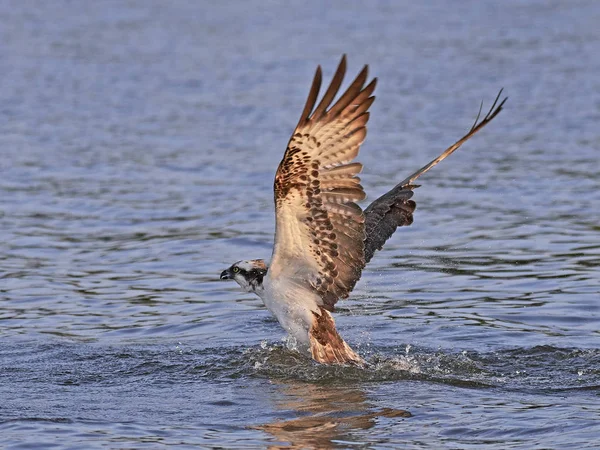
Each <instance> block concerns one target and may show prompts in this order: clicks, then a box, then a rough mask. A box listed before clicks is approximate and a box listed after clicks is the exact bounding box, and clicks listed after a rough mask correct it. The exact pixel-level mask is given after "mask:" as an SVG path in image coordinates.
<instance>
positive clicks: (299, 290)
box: [261, 272, 320, 351]
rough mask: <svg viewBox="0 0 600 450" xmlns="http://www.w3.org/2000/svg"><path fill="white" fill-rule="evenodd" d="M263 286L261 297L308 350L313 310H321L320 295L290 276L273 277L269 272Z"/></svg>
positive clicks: (286, 328)
mask: <svg viewBox="0 0 600 450" xmlns="http://www.w3.org/2000/svg"><path fill="white" fill-rule="evenodd" d="M263 287H264V291H263V293H262V295H261V298H262V300H263V302H264V304H265V306H266V307H267V308H268V309H269V311H271V313H272V314H273V315H274V316H275V317H276V318H277V320H278V321H279V323H280V324H281V326H282V327H283V328H284V329H285V330H286V331H287V332H288V333H289V334H290V335H291V336H292V337H293V338H295V340H296V342H297V343H298V344H300V345H301V347H302V349H303V350H305V351H306V350H308V348H309V347H310V341H309V337H308V332H309V330H310V327H311V326H312V324H313V320H314V315H313V311H315V312H316V311H318V310H319V309H318V306H317V302H318V301H319V300H320V298H319V297H318V295H317V294H316V293H315V292H314V291H312V290H310V289H307V288H306V287H304V286H301V285H299V284H296V283H294V282H293V281H291V280H290V279H289V278H284V279H277V278H276V279H272V278H271V277H270V273H269V272H267V276H266V277H265V279H264V281H263Z"/></svg>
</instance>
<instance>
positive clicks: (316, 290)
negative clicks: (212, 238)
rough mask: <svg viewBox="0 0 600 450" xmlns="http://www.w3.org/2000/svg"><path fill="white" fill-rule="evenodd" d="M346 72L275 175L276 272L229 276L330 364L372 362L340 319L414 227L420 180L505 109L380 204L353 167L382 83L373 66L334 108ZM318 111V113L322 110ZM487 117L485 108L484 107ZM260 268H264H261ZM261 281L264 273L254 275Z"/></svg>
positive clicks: (308, 115)
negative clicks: (378, 263) (367, 277)
mask: <svg viewBox="0 0 600 450" xmlns="http://www.w3.org/2000/svg"><path fill="white" fill-rule="evenodd" d="M345 70H346V59H345V56H344V57H343V58H342V60H341V62H340V64H339V66H338V69H337V71H336V73H335V75H334V76H333V79H332V82H331V84H330V86H329V88H328V89H327V91H326V92H325V94H324V96H323V98H322V99H321V101H320V102H319V104H318V105H317V103H316V102H317V98H318V94H319V90H320V85H321V69H320V67H319V68H317V72H316V74H315V77H314V80H313V84H312V87H311V90H310V93H309V97H308V100H307V102H306V105H305V107H304V110H303V113H302V115H301V117H300V120H299V122H298V125H297V126H296V129H295V131H294V133H293V134H292V137H291V138H290V141H289V143H288V147H287V149H286V152H285V154H284V157H283V160H282V161H281V163H280V165H279V168H278V170H277V174H276V176H275V183H274V193H275V210H276V232H275V245H274V248H273V255H272V259H271V264H270V266H269V267H268V269H267V267H266V266H265V265H264V263H263V262H262V260H254V261H240V262H238V263H235V264H234V265H232V266H231V267H230V268H229V269H227V270H226V271H224V272H223V273H222V274H221V278H222V279H223V278H232V279H235V280H236V281H237V282H238V283H239V284H240V285H241V286H242V287H243V288H245V289H246V290H248V291H251V292H254V293H256V294H257V295H259V296H260V297H261V298H262V299H263V301H264V303H265V305H266V306H267V308H268V309H269V310H270V311H271V312H272V313H273V314H274V315H275V316H276V317H277V319H278V320H279V322H280V324H281V325H282V326H283V327H284V328H285V329H286V331H288V333H290V335H292V337H294V338H295V340H296V341H297V342H298V343H299V346H300V348H304V349H305V351H306V352H308V353H310V355H311V356H312V358H313V359H314V360H315V361H317V362H320V363H326V364H359V365H360V364H363V361H362V359H361V358H360V356H358V355H357V354H356V353H355V352H354V351H353V350H352V349H351V348H350V347H349V346H348V344H346V342H344V340H343V339H342V338H341V337H340V335H339V333H338V332H337V330H336V328H335V322H334V320H333V317H332V316H331V314H330V312H333V310H334V306H335V303H336V302H337V300H338V299H340V298H346V297H347V296H348V295H349V293H350V292H351V291H352V289H353V288H354V285H355V284H356V282H357V281H358V279H359V278H360V275H361V272H362V269H363V268H364V266H365V265H366V263H368V262H369V261H370V260H371V258H372V257H373V254H374V253H375V251H376V250H380V249H381V248H382V246H383V245H384V243H385V242H386V241H387V240H388V239H389V238H390V237H391V236H392V234H394V232H395V231H396V229H397V228H398V227H401V226H405V225H410V224H411V223H412V222H413V212H414V210H415V207H416V203H415V202H414V201H413V200H412V199H411V197H412V196H413V190H414V189H415V188H417V187H418V185H416V184H414V182H415V181H416V180H417V178H418V177H419V176H421V175H423V174H424V173H425V172H427V171H428V170H429V169H431V168H432V167H433V166H435V165H436V164H438V163H439V162H440V161H442V160H443V159H444V158H446V157H447V156H449V155H450V154H452V153H453V152H454V151H456V150H457V149H458V148H459V147H460V146H461V145H462V144H463V143H465V142H466V141H467V140H468V139H470V138H471V137H472V136H473V135H474V134H475V133H477V132H478V131H479V130H481V129H482V128H483V127H485V126H486V125H487V124H488V123H489V122H490V121H491V120H492V119H493V118H494V117H496V115H497V114H498V113H499V112H500V111H501V110H502V106H503V105H504V102H505V101H506V99H504V100H502V101H501V102H500V103H498V100H499V98H500V95H501V92H502V91H500V93H499V94H498V96H497V97H496V100H495V101H494V104H493V105H492V107H491V108H490V110H489V112H488V114H487V115H486V116H485V117H483V119H481V121H480V120H479V118H480V114H478V115H477V119H476V120H475V124H474V125H473V127H471V129H470V130H469V132H468V133H467V134H466V135H465V136H463V137H462V138H461V139H459V140H458V141H457V142H456V143H455V144H453V145H451V146H450V147H449V148H448V149H446V150H445V151H444V152H443V153H442V154H441V155H440V156H438V157H437V158H435V159H434V160H432V161H431V162H430V163H428V164H427V165H425V166H423V167H422V168H421V169H419V170H417V171H416V172H414V173H413V174H412V175H410V176H408V177H407V178H406V179H404V180H403V181H402V182H400V183H398V184H397V185H396V186H394V187H393V188H392V189H391V190H390V191H389V192H387V193H386V194H384V195H382V196H381V197H379V198H378V199H376V200H375V201H373V202H372V203H371V204H370V205H369V206H368V207H367V208H366V209H365V210H364V211H363V210H362V209H361V208H360V207H359V206H358V205H357V204H356V203H355V202H356V201H360V200H362V199H364V197H365V194H364V191H363V188H362V186H361V185H360V179H359V178H358V176H357V174H358V173H359V172H360V171H361V169H362V165H361V164H360V163H358V162H353V160H354V158H355V157H356V156H357V155H358V151H359V147H360V145H361V144H362V142H363V141H364V139H365V136H366V124H367V122H368V119H369V112H368V109H369V107H370V106H371V104H372V103H373V101H374V99H375V97H374V96H372V93H373V91H374V89H375V84H376V79H373V80H372V81H371V82H370V83H368V84H365V83H366V81H367V66H365V67H364V68H363V70H362V71H361V72H360V73H359V75H358V76H357V78H356V79H355V80H354V81H353V82H352V84H351V85H350V86H349V87H348V88H347V90H346V91H345V92H344V93H343V94H342V95H341V96H340V97H339V99H338V100H337V101H336V102H335V103H334V102H333V100H334V98H335V97H336V95H337V93H338V90H339V88H340V85H341V83H342V80H343V77H344V73H345ZM315 105H316V107H315ZM480 113H481V108H480ZM259 266H260V267H259ZM253 274H254V275H253Z"/></svg>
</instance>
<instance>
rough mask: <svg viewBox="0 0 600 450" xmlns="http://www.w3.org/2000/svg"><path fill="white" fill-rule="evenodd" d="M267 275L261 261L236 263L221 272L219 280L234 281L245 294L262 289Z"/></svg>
mask: <svg viewBox="0 0 600 450" xmlns="http://www.w3.org/2000/svg"><path fill="white" fill-rule="evenodd" d="M266 274H267V265H266V264H265V261H264V260H262V259H251V260H250V261H238V262H236V263H234V264H232V265H231V267H229V268H228V269H225V270H224V271H223V272H221V280H234V281H235V282H236V283H237V284H239V285H240V287H241V288H242V289H243V290H244V291H246V292H256V291H257V290H260V289H262V283H263V278H264V276H265V275H266Z"/></svg>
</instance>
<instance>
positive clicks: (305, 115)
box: [269, 55, 376, 310]
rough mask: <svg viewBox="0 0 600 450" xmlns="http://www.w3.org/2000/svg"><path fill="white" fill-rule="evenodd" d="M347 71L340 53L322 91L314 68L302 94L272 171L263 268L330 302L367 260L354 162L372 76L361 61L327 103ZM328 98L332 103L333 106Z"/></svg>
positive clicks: (351, 285)
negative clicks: (268, 252) (270, 222)
mask: <svg viewBox="0 0 600 450" xmlns="http://www.w3.org/2000/svg"><path fill="white" fill-rule="evenodd" d="M345 71H346V57H345V55H344V57H342V60H341V61H340V64H339V66H338V68H337V71H336V72H335V75H334V76H333V80H332V81H331V84H330V86H329V88H328V89H327V91H326V92H325V95H324V96H323V98H322V99H321V101H320V103H319V104H318V106H317V107H316V108H315V104H316V102H317V97H318V95H319V90H320V86H321V77H322V76H321V68H320V67H318V68H317V72H316V74H315V77H314V80H313V84H312V87H311V89H310V93H309V95H308V100H307V101H306V105H305V107H304V111H303V112H302V115H301V116H300V120H299V122H298V125H297V126H296V129H295V131H294V133H293V134H292V137H291V138H290V141H289V143H288V146H287V149H286V151H285V154H284V156H283V160H282V161H281V163H280V164H279V168H278V169H277V174H276V175H275V184H274V190H275V214H276V221H277V224H276V233H275V246H274V249H273V257H272V259H271V265H270V267H269V272H270V276H271V277H281V276H283V277H286V279H288V280H289V281H290V282H292V283H297V284H300V285H302V286H305V287H309V288H311V289H313V290H315V291H316V292H317V293H318V294H319V296H320V297H321V299H322V301H323V305H322V306H323V307H324V308H326V309H328V310H333V306H334V304H335V302H336V301H337V300H338V299H339V298H344V297H347V296H348V294H349V293H350V291H351V290H352V289H353V288H354V285H355V284H356V282H357V281H358V279H359V278H360V275H361V271H362V268H363V267H364V264H365V255H364V239H365V228H364V215H363V211H362V210H361V208H360V207H359V206H358V205H356V203H355V202H356V201H359V200H362V199H364V198H365V193H364V191H363V188H362V186H361V185H360V179H359V178H358V177H357V176H356V174H358V173H359V172H360V171H361V169H362V165H361V164H360V163H352V160H353V159H354V158H355V157H356V155H358V150H359V147H360V145H361V144H362V142H363V141H364V139H365V136H366V133H367V129H366V124H367V121H368V120H369V113H368V112H367V110H368V109H369V107H370V106H371V104H372V103H373V101H374V100H375V97H373V96H371V94H372V93H373V91H374V89H375V84H376V79H373V81H371V82H370V83H369V84H368V85H366V86H365V83H366V80H367V66H365V67H364V68H363V70H362V71H361V72H360V73H359V75H358V76H357V77H356V79H355V80H354V81H353V82H352V84H351V85H350V87H348V89H347V90H346V92H345V93H344V94H343V95H341V97H340V98H339V100H337V101H336V102H335V103H334V104H333V105H332V102H333V100H334V98H335V96H336V94H337V92H338V90H339V88H340V85H341V84H342V80H343V78H344V73H345ZM331 105H332V106H331Z"/></svg>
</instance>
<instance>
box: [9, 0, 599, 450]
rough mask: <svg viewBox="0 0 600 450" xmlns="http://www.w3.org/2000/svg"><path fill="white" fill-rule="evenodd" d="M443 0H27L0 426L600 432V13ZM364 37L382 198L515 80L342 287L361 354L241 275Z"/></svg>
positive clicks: (14, 25) (377, 438)
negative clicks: (322, 345) (290, 328)
mask: <svg viewBox="0 0 600 450" xmlns="http://www.w3.org/2000/svg"><path fill="white" fill-rule="evenodd" d="M421 3H422V4H416V3H415V2H406V3H402V4H401V3H398V2H370V3H369V4H368V5H361V4H358V3H356V4H348V3H347V2H343V3H342V2H338V3H331V2H328V3H327V4H321V3H319V2H308V3H307V2H294V3H292V4H287V5H286V6H281V5H279V3H278V2H271V3H265V2H223V3H221V4H220V5H219V6H217V5H215V4H212V3H211V4H208V3H207V4H203V3H201V2H194V1H189V2H184V1H175V2H167V3H165V2H147V1H141V0H139V1H138V0H132V1H128V2H112V3H111V2H83V3H82V2H76V3H73V2H61V3H58V2H42V1H29V2H21V1H16V0H15V1H8V2H3V3H2V5H1V6H0V42H2V45H1V47H0V72H1V73H2V82H1V83H0V152H1V153H0V154H1V156H2V157H1V158H0V230H1V233H2V234H1V236H2V240H1V241H2V243H1V244H0V278H1V281H0V336H1V339H2V345H1V346H0V398H1V399H2V401H1V402H0V447H2V448H7V449H19V448H41V449H47V448H55V449H67V448H86V449H94V448H115V449H117V448H160V447H163V446H167V445H177V446H178V447H179V448H196V447H197V446H204V447H213V448H214V447H222V448H263V447H267V446H273V447H277V446H292V447H293V446H296V447H297V448H298V447H304V448H311V447H314V448H398V447H403V448H443V447H445V448H474V447H477V448H479V447H481V446H482V445H483V444H485V445H486V446H487V447H488V448H497V449H505V448H526V449H533V448H567V447H568V448H586V447H587V448H598V446H599V445H600V444H598V438H599V436H600V396H599V393H600V332H599V330H600V307H599V304H600V302H599V300H600V295H599V294H600V237H599V236H600V234H599V232H600V226H599V224H600V220H599V219H600V177H599V175H598V170H599V169H598V167H599V166H598V160H599V157H600V156H599V155H600V153H599V152H600V127H599V126H598V124H599V123H600V78H598V73H600V57H599V56H598V48H600V47H599V43H600V32H599V31H598V27H597V23H598V19H600V5H599V4H598V3H597V2H594V1H592V0H589V1H578V2H569V3H564V2H533V1H532V2H521V1H516V0H515V1H506V2H502V3H498V2H487V1H483V2H478V1H473V2H461V3H454V2H453V3H452V5H450V4H449V3H446V2H421ZM342 53H347V54H348V58H349V70H350V71H351V72H354V73H356V72H358V70H359V69H360V67H361V65H362V64H364V63H369V64H370V66H371V73H372V74H373V75H375V76H378V77H379V85H378V88H377V95H378V99H377V101H376V102H375V104H374V106H373V107H372V116H371V117H372V118H371V122H370V128H369V136H368V139H367V141H366V143H365V145H364V146H363V149H362V152H361V156H360V160H361V161H362V162H363V163H364V164H365V171H364V176H363V184H364V186H365V189H366V191H367V193H368V194H369V197H370V198H371V199H373V198H375V197H376V196H377V195H379V194H381V193H383V192H384V191H385V190H386V188H389V187H390V186H391V185H392V184H393V183H394V181H398V180H400V179H402V178H404V177H405V176H406V175H407V174H409V173H410V172H412V171H413V170H415V169H416V168H418V167H420V166H421V165H422V164H424V163H425V162H427V161H429V160H430V159H431V158H432V157H434V156H436V155H437V154H438V153H439V152H440V151H441V150H443V149H444V148H445V147H446V146H447V145H449V144H450V143H452V142H453V141H454V140H455V139H456V138H458V137H460V136H461V135H462V133H463V132H464V131H466V130H467V129H468V128H469V127H470V125H471V123H472V120H473V119H474V116H475V114H476V112H477V108H478V106H479V102H480V100H482V99H483V100H485V101H486V102H487V104H489V102H491V100H493V98H494V96H495V94H496V92H497V90H498V89H499V88H500V87H504V88H505V92H506V93H507V94H508V95H509V97H510V98H509V101H508V103H507V105H506V109H505V110H504V111H503V112H502V113H501V114H500V115H499V116H498V117H497V118H496V119H495V120H494V122H493V123H492V124H490V125H489V127H487V128H486V129H485V130H484V131H483V132H481V134H478V135H477V136H476V137H475V138H473V140H472V141H470V142H469V143H468V144H466V145H465V147H464V148H462V149H461V150H459V151H458V152H457V153H456V154H455V155H452V157H451V158H449V159H448V160H446V161H444V162H443V163H442V164H440V166H438V167H436V168H435V169H434V170H433V171H432V172H430V173H428V174H427V175H426V176H424V177H423V179H422V185H423V186H422V187H421V188H420V189H418V191H417V192H416V195H415V199H416V201H417V203H418V209H417V213H416V215H415V223H414V225H413V226H411V227H409V228H406V229H402V230H399V231H398V232H397V234H396V235H395V236H394V237H393V239H392V240H391V241H390V242H388V244H387V245H386V247H385V249H384V250H383V251H382V252H379V253H378V254H377V255H376V257H375V258H374V259H373V261H372V263H371V264H370V265H369V267H368V269H367V270H366V271H365V273H364V276H363V279H362V280H361V281H360V282H359V283H358V285H357V287H356V289H355V292H354V293H353V295H352V297H351V299H349V300H348V301H344V302H341V303H339V310H338V313H337V314H336V319H337V322H338V326H339V328H340V331H341V333H342V335H343V336H344V337H345V338H346V339H347V340H348V341H349V342H350V343H351V345H353V346H354V347H355V348H356V349H357V350H358V351H359V352H360V353H361V355H363V356H364V357H365V358H366V359H367V360H368V361H369V362H370V363H371V367H370V368H369V369H364V370H361V369H356V368H329V367H322V366H317V365H315V364H313V363H312V362H310V361H307V360H306V359H303V358H301V357H299V356H298V355H297V354H295V353H294V352H292V351H290V350H288V349H287V348H286V345H285V342H283V341H282V337H283V333H282V331H281V329H280V328H279V326H278V325H277V323H276V322H275V321H274V319H273V318H272V317H271V316H270V315H269V313H268V312H267V311H266V310H265V309H264V307H263V306H262V305H261V302H260V300H259V299H258V298H254V297H252V296H250V295H247V294H244V293H240V292H239V291H238V289H237V288H236V286H235V285H234V284H232V283H225V282H220V281H219V280H218V275H219V274H220V272H221V270H222V269H224V268H225V267H227V266H228V265H229V264H231V263H232V262H234V261H236V260H239V259H249V258H268V257H269V255H270V251H271V242H272V233H273V227H274V223H273V211H272V208H273V206H272V190H271V189H272V180H273V175H274V172H275V169H276V167H277V164H278V163H279V160H280V158H281V156H282V154H283V150H284V147H285V144H286V141H287V138H288V137H289V134H290V133H291V130H292V127H293V126H294V125H295V123H296V121H297V119H298V116H299V114H300V112H301V108H302V105H303V102H304V100H305V96H306V94H307V91H308V87H309V84H310V81H311V77H312V74H313V71H314V69H315V67H316V65H317V64H322V65H323V68H324V72H325V78H326V79H328V77H330V76H331V74H332V72H333V70H334V69H335V66H336V64H337V62H338V60H339V57H340V55H341V54H342Z"/></svg>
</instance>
